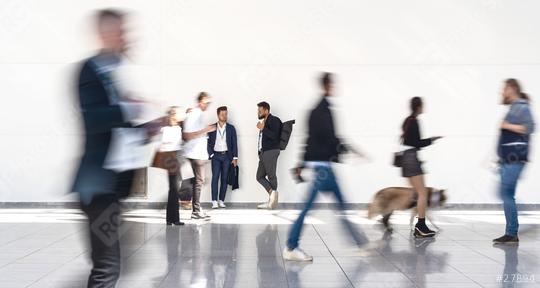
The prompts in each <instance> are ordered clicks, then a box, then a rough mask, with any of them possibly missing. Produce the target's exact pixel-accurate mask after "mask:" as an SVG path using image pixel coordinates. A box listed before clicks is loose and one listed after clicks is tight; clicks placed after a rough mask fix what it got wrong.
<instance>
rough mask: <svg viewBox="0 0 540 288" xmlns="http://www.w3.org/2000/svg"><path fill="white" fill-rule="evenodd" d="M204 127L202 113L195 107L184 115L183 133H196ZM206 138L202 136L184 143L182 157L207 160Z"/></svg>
mask: <svg viewBox="0 0 540 288" xmlns="http://www.w3.org/2000/svg"><path fill="white" fill-rule="evenodd" d="M205 127H206V125H205V124H204V123H203V111H202V110H201V108H199V107H196V108H193V109H191V111H190V112H189V113H188V114H187V115H186V120H185V121H184V132H187V133H190V132H197V131H200V130H202V129H204V128H205ZM207 141H208V136H207V135H206V134H205V135H203V136H200V137H197V138H194V139H191V140H187V141H186V142H185V143H184V156H185V157H186V158H188V159H197V160H208V150H207V145H208V144H207V143H208V142H207Z"/></svg>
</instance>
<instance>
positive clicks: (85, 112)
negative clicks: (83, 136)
mask: <svg viewBox="0 0 540 288" xmlns="http://www.w3.org/2000/svg"><path fill="white" fill-rule="evenodd" d="M78 92H79V102H80V107H81V112H82V116H83V120H84V123H85V127H86V133H90V134H93V133H104V132H108V131H110V130H111V129H112V128H117V127H131V124H130V123H128V122H126V121H125V119H124V116H123V114H122V109H121V108H120V106H119V105H109V104H108V103H109V100H108V99H107V97H108V96H107V92H106V91H105V88H104V87H103V85H102V84H101V82H100V81H99V79H98V78H97V75H96V73H95V72H94V71H93V70H92V69H91V68H90V67H89V66H88V65H87V64H86V65H85V66H84V67H83V68H82V70H81V75H80V78H79V83H78Z"/></svg>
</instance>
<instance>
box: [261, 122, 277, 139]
mask: <svg viewBox="0 0 540 288" xmlns="http://www.w3.org/2000/svg"><path fill="white" fill-rule="evenodd" d="M267 120H268V119H267ZM280 126H281V125H280V123H279V120H278V119H277V118H275V117H272V118H270V121H268V122H266V121H265V123H264V128H263V130H262V132H263V135H264V136H265V137H268V138H270V139H272V140H278V139H279V138H280V135H279V130H280V128H281V127H280Z"/></svg>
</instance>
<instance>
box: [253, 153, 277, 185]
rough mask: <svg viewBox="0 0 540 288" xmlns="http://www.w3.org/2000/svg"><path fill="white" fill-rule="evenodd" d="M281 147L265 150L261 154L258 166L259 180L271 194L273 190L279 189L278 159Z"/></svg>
mask: <svg viewBox="0 0 540 288" xmlns="http://www.w3.org/2000/svg"><path fill="white" fill-rule="evenodd" d="M278 156H279V149H274V150H268V151H264V152H262V153H260V154H259V167H258V168H257V181H258V182H259V183H261V185H262V186H263V187H264V190H266V192H268V193H269V194H270V192H271V191H272V190H277V177H276V169H277V160H278Z"/></svg>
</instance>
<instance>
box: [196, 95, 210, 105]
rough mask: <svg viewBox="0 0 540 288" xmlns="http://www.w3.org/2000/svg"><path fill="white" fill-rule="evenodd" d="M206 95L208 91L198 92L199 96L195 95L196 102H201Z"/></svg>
mask: <svg viewBox="0 0 540 288" xmlns="http://www.w3.org/2000/svg"><path fill="white" fill-rule="evenodd" d="M207 97H208V93H206V92H201V93H199V96H197V102H199V103H201V101H202V100H203V99H204V98H207Z"/></svg>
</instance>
